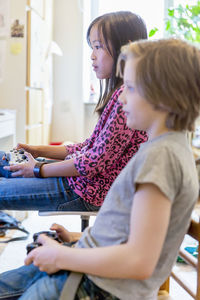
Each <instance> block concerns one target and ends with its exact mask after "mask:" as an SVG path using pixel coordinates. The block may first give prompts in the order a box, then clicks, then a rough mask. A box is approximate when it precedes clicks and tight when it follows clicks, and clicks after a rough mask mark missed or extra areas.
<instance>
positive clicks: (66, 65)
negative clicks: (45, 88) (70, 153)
mask: <svg viewBox="0 0 200 300" xmlns="http://www.w3.org/2000/svg"><path fill="white" fill-rule="evenodd" d="M82 30H83V15H82V12H81V11H80V9H79V6H78V0H59V1H54V40H55V41H56V42H57V43H58V45H59V46H60V47H61V49H62V51H63V56H61V57H60V56H56V57H54V104H53V121H52V130H51V141H54V142H58V141H66V140H71V141H81V140H82V139H83V136H84V128H83V127H84V126H83V123H84V122H83V121H84V120H83V119H84V116H83V115H84V114H83V99H82V44H83V33H82ZM85 42H86V40H85Z"/></svg>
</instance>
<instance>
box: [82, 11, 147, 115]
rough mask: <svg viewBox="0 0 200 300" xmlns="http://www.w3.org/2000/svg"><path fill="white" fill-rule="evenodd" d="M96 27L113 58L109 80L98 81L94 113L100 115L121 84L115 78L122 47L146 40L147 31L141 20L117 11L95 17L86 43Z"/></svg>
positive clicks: (128, 12)
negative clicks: (98, 92)
mask: <svg viewBox="0 0 200 300" xmlns="http://www.w3.org/2000/svg"><path fill="white" fill-rule="evenodd" d="M94 25H97V28H98V34H99V35H100V36H102V38H103V40H104V42H105V45H106V48H107V51H108V52H109V53H110V55H111V56H112V58H113V68H112V73H111V76H110V78H108V79H105V80H104V81H105V84H103V83H104V82H103V80H100V95H99V100H98V103H97V105H96V108H95V111H96V112H97V113H98V114H99V115H101V114H102V112H103V110H104V108H105V106H106V105H107V103H108V101H109V99H110V97H111V95H112V93H113V92H114V90H115V89H116V88H117V87H119V86H120V85H121V84H122V82H123V81H122V79H121V78H120V77H117V76H116V65H117V59H118V56H119V54H120V49H121V47H122V46H123V45H125V44H127V43H129V42H132V41H136V40H141V39H146V38H147V29H146V25H145V23H144V21H143V20H142V18H141V17H140V16H138V15H136V14H134V13H132V12H130V11H119V12H113V13H108V14H104V15H102V16H100V17H97V18H96V19H95V20H93V21H92V23H91V24H90V26H89V28H88V31H87V41H88V44H89V45H90V46H91V44H90V32H91V29H92V27H93V26H94Z"/></svg>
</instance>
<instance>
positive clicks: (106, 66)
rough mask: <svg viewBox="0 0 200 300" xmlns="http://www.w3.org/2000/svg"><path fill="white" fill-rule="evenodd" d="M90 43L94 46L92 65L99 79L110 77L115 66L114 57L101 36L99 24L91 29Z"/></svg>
mask: <svg viewBox="0 0 200 300" xmlns="http://www.w3.org/2000/svg"><path fill="white" fill-rule="evenodd" d="M90 44H91V47H92V54H91V59H92V66H93V69H94V71H95V72H96V76H97V78H98V79H107V78H110V76H111V73H112V68H113V63H114V62H113V58H112V56H111V55H110V53H109V52H108V50H107V49H106V45H105V43H104V41H103V39H102V38H101V40H100V37H99V33H98V29H97V25H94V26H93V27H92V29H91V31H90Z"/></svg>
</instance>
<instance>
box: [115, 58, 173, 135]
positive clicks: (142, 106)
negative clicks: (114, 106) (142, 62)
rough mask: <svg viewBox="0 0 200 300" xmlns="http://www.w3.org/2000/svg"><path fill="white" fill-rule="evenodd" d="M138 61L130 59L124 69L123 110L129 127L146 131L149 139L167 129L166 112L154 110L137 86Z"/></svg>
mask: <svg viewBox="0 0 200 300" xmlns="http://www.w3.org/2000/svg"><path fill="white" fill-rule="evenodd" d="M136 65H137V60H136V59H133V58H131V59H128V60H127V61H126V64H125V69H124V90H123V92H122V94H121V95H120V100H121V101H122V102H123V110H124V112H125V114H126V116H127V126H128V127H129V128H132V129H139V130H145V131H147V133H148V134H149V137H150V135H151V137H153V136H155V135H157V134H158V133H159V132H161V131H163V129H165V125H164V124H165V121H166V115H167V113H166V112H163V111H160V110H156V109H154V107H153V105H152V104H151V103H149V102H148V101H147V100H146V99H145V98H143V97H142V96H141V95H140V94H139V93H138V89H137V86H136V84H135V70H136Z"/></svg>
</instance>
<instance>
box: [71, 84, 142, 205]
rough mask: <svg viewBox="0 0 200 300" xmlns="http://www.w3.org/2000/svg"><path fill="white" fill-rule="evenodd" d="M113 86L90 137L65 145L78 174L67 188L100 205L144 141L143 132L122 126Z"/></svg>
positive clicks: (119, 106) (119, 104)
mask: <svg viewBox="0 0 200 300" xmlns="http://www.w3.org/2000/svg"><path fill="white" fill-rule="evenodd" d="M122 89H123V87H121V88H119V89H117V90H116V91H115V92H114V93H113V95H112V97H111V99H110V101H109V102H108V104H107V106H106V107H105V109H104V111H103V113H102V115H101V117H100V119H99V121H98V123H97V125H96V127H95V129H94V132H93V133H92V135H91V137H90V138H88V139H87V140H86V141H85V142H84V143H79V144H75V145H67V146H66V148H67V150H68V152H69V155H68V156H67V157H66V159H70V158H74V163H75V167H76V169H77V170H78V172H79V173H80V175H81V176H79V177H69V178H68V182H69V185H70V187H71V188H72V189H73V190H74V191H75V192H76V193H77V194H78V195H79V196H80V197H82V198H83V199H84V200H85V201H87V202H89V203H90V204H93V205H95V206H101V205H102V203H103V200H104V199H105V196H106V194H107V192H108V190H109V189H110V186H111V184H112V183H113V181H114V180H115V178H116V177H117V176H118V174H119V173H120V171H121V170H122V169H123V168H124V167H125V165H126V164H127V162H128V161H129V160H130V159H131V157H132V156H133V155H134V154H135V153H136V152H137V151H138V149H139V146H140V144H141V143H143V142H145V141H146V140H147V135H146V133H145V132H143V131H138V130H131V129H129V128H128V127H127V126H126V116H125V114H124V112H123V110H122V103H121V102H120V101H119V99H118V98H119V95H120V93H121V92H122Z"/></svg>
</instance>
